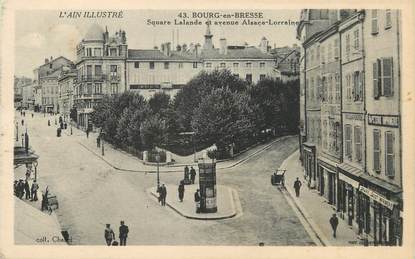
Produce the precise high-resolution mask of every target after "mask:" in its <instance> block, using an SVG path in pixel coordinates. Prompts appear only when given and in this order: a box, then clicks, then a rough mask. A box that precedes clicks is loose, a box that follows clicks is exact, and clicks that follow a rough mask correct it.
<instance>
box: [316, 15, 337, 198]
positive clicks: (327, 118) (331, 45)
mask: <svg viewBox="0 0 415 259" xmlns="http://www.w3.org/2000/svg"><path fill="white" fill-rule="evenodd" d="M318 35H319V36H318V41H319V45H317V50H316V53H317V54H316V56H317V58H316V59H317V61H319V62H320V77H317V79H316V80H315V81H316V82H315V84H317V85H318V88H317V91H318V94H319V95H320V98H319V99H318V100H317V101H318V102H320V109H321V110H320V116H321V117H320V129H321V145H320V147H321V152H318V157H317V158H318V165H317V166H318V167H317V178H318V183H317V188H318V190H319V192H320V195H323V196H324V197H325V198H326V199H327V200H328V202H329V204H333V205H336V204H337V166H338V165H339V164H340V163H341V161H342V156H341V155H342V152H341V148H342V140H341V137H342V128H341V107H340V106H341V105H340V104H341V93H340V91H341V88H340V48H339V47H340V42H339V41H340V35H339V32H338V23H335V24H333V25H331V26H330V27H329V28H327V29H326V30H325V31H324V32H322V33H320V34H318ZM310 87H312V86H310Z"/></svg>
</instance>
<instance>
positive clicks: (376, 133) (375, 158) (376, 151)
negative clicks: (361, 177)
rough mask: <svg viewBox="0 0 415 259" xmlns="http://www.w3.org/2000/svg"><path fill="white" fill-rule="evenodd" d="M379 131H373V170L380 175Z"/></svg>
mask: <svg viewBox="0 0 415 259" xmlns="http://www.w3.org/2000/svg"><path fill="white" fill-rule="evenodd" d="M380 169H381V167H380V131H379V130H377V129H375V130H373V170H374V171H375V172H377V173H380Z"/></svg>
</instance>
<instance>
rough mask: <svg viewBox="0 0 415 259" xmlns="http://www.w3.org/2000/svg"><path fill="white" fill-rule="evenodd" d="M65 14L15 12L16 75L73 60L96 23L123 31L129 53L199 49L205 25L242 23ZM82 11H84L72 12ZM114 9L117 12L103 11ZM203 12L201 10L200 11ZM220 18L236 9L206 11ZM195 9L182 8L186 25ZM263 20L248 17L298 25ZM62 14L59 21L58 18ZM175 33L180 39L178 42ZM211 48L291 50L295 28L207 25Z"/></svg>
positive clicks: (279, 16) (160, 13) (290, 14)
mask: <svg viewBox="0 0 415 259" xmlns="http://www.w3.org/2000/svg"><path fill="white" fill-rule="evenodd" d="M64 11H65V10H59V11H55V10H53V11H52V10H20V11H17V12H16V16H15V17H16V20H15V74H16V75H17V76H27V77H30V78H33V70H34V69H35V68H36V67H38V66H39V65H41V64H43V63H44V60H45V58H50V57H51V56H52V57H58V56H64V57H66V58H69V59H71V60H75V47H76V45H77V44H78V43H79V42H80V41H81V40H82V38H83V37H84V35H85V33H86V32H87V31H88V28H89V27H90V26H91V25H92V24H94V23H96V24H98V25H100V26H102V27H103V28H105V26H107V27H108V31H109V33H110V35H112V34H113V33H115V30H119V29H122V30H125V31H126V36H127V44H128V48H129V49H151V48H153V47H154V46H155V45H156V46H160V44H161V43H163V42H167V41H170V42H172V41H173V31H175V32H176V33H175V36H174V41H175V45H177V42H178V43H180V44H184V43H186V44H187V45H189V44H190V43H191V42H193V43H201V44H202V45H203V41H204V37H203V35H204V34H205V31H206V25H205V22H206V21H207V20H210V21H212V22H214V21H231V20H232V21H238V22H239V23H241V22H242V21H243V19H234V18H232V19H225V18H211V19H207V18H198V20H199V21H201V22H202V25H187V26H184V25H175V24H174V19H177V21H181V20H183V19H182V18H180V17H179V14H180V13H179V11H176V10H128V11H123V17H122V18H112V19H108V18H84V17H81V18H68V14H69V12H70V10H66V12H67V13H66V15H65V14H63V13H62V14H61V13H60V12H64ZM75 11H80V12H82V15H83V14H84V10H75ZM108 11H118V10H108ZM204 11H206V10H204ZM209 11H211V12H219V13H220V14H232V13H235V12H239V11H238V10H209ZM193 12H197V10H196V11H194V10H187V11H186V14H187V16H189V18H187V19H186V20H187V21H194V20H195V18H193V17H192V14H193ZM257 12H262V16H263V18H259V19H255V18H253V19H249V20H251V21H255V20H256V21H268V20H269V19H271V20H272V21H288V20H291V21H293V22H295V21H298V20H299V17H300V10H258V11H257ZM60 16H64V18H60ZM148 19H151V20H152V21H171V22H172V24H170V25H157V26H153V25H149V24H148V23H147V21H148ZM177 30H178V32H179V40H177V36H176V35H177ZM211 32H212V34H213V44H214V45H215V46H216V47H218V46H219V39H220V38H226V39H227V44H228V45H236V44H243V43H245V42H247V43H248V44H249V45H255V46H257V45H258V44H259V42H260V39H261V38H262V37H264V36H265V37H266V38H267V39H268V40H269V43H270V45H271V46H272V47H273V46H274V44H275V46H277V47H282V46H287V45H289V46H292V45H293V44H295V43H297V44H298V42H297V40H296V38H295V32H296V26H295V25H263V26H256V25H251V26H247V25H214V24H213V25H211Z"/></svg>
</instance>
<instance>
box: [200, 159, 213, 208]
mask: <svg viewBox="0 0 415 259" xmlns="http://www.w3.org/2000/svg"><path fill="white" fill-rule="evenodd" d="M198 166H199V187H200V196H201V199H200V210H201V212H203V213H213V212H216V211H217V210H218V208H217V205H216V163H199V164H198Z"/></svg>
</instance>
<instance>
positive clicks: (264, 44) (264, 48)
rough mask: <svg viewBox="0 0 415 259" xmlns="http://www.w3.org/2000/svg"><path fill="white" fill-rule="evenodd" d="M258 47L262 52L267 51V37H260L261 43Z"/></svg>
mask: <svg viewBox="0 0 415 259" xmlns="http://www.w3.org/2000/svg"><path fill="white" fill-rule="evenodd" d="M259 49H260V50H261V52H262V53H267V52H268V40H267V38H265V37H262V39H261V43H260V44H259Z"/></svg>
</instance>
